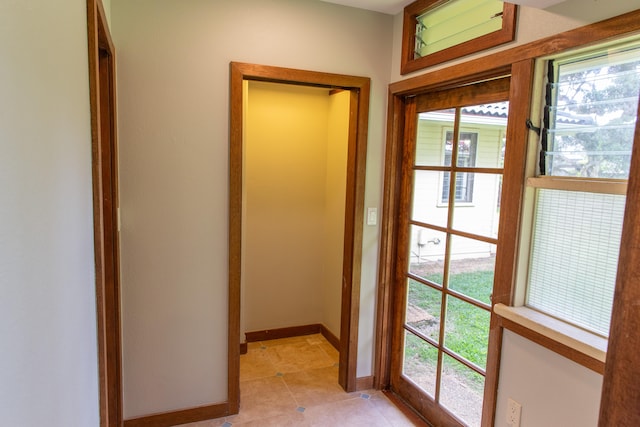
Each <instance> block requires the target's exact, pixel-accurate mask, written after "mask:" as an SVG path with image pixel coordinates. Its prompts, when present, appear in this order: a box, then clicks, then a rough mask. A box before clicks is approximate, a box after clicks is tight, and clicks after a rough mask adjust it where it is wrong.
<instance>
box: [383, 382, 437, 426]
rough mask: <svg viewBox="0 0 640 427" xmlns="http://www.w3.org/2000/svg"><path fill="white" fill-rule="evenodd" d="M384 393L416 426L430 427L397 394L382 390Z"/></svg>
mask: <svg viewBox="0 0 640 427" xmlns="http://www.w3.org/2000/svg"><path fill="white" fill-rule="evenodd" d="M382 392H383V393H384V395H385V396H386V397H387V399H389V400H390V401H391V403H393V404H394V405H395V406H396V407H397V408H398V409H399V410H400V411H401V412H402V413H403V414H404V415H405V417H407V418H408V419H409V421H411V423H413V425H414V426H417V427H431V424H429V423H427V422H426V421H425V420H424V419H423V418H422V417H421V416H420V415H418V413H417V412H416V411H415V410H414V409H413V408H412V407H411V406H409V405H408V404H407V402H405V401H404V400H402V399H401V398H400V397H399V396H398V395H397V394H395V393H394V392H392V391H390V390H383V391H382Z"/></svg>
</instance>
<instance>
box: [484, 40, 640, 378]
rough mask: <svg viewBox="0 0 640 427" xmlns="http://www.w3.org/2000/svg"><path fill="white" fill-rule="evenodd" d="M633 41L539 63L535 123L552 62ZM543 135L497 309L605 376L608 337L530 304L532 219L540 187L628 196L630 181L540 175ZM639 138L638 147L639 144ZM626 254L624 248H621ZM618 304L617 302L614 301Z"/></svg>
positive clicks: (512, 323)
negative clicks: (507, 297)
mask: <svg viewBox="0 0 640 427" xmlns="http://www.w3.org/2000/svg"><path fill="white" fill-rule="evenodd" d="M629 40H635V41H638V42H640V36H638V35H635V36H632V37H620V38H618V39H616V40H609V41H603V42H601V43H594V44H591V45H589V46H588V47H580V46H577V47H576V49H567V50H566V51H562V52H559V53H558V54H557V55H553V58H552V57H551V56H550V55H549V56H540V57H538V58H536V59H535V77H534V83H533V85H534V88H535V92H534V96H533V99H532V102H531V111H532V114H531V116H532V121H533V122H534V123H535V122H538V123H540V122H541V121H542V115H543V106H544V92H545V91H544V83H545V76H546V73H547V64H548V61H549V60H551V59H558V58H566V57H567V56H573V55H580V54H581V53H583V52H585V51H594V50H598V49H607V48H609V47H611V46H612V45H620V44H624V43H628V42H629ZM539 139H540V136H539V135H538V134H537V133H536V130H534V129H533V128H531V129H530V131H529V144H528V151H527V160H526V168H525V180H524V182H523V183H522V185H523V186H524V194H523V202H522V206H521V209H522V210H521V226H520V240H519V244H518V257H517V260H516V271H515V273H514V283H513V288H512V298H511V302H510V303H508V304H507V303H501V304H497V305H496V306H494V311H495V312H496V313H497V314H498V315H499V316H500V317H501V318H502V323H503V326H504V327H505V328H507V329H509V330H511V331H513V332H515V333H518V334H519V335H522V336H524V337H526V338H528V339H531V340H532V341H534V342H537V343H538V344H541V345H543V346H545V347H547V348H549V349H551V350H553V351H555V352H557V353H559V354H561V355H563V356H565V357H568V358H569V359H571V360H573V361H575V362H577V363H579V364H581V365H583V366H585V367H587V368H589V369H591V370H593V371H595V372H598V373H600V374H602V373H603V372H604V364H605V361H606V357H607V347H608V338H605V337H602V336H600V335H598V334H596V333H594V332H590V331H586V330H584V329H582V328H580V327H578V326H573V325H572V324H570V323H568V322H566V321H563V320H559V319H556V318H555V317H553V316H550V315H547V314H544V313H541V312H539V311H537V310H535V309H531V308H529V307H528V306H526V292H527V286H528V273H529V264H530V261H531V260H530V250H531V245H532V239H533V221H534V219H535V199H536V197H535V191H536V189H537V188H549V189H560V190H568V191H588V192H596V193H607V194H626V192H627V180H626V179H610V178H587V177H563V176H553V175H540V174H539V172H538V169H539V166H540V165H539V160H540V147H539V145H538V142H539ZM639 143H640V141H639V140H638V136H637V135H636V136H635V140H634V144H639ZM621 254H622V249H621ZM614 304H615V299H614Z"/></svg>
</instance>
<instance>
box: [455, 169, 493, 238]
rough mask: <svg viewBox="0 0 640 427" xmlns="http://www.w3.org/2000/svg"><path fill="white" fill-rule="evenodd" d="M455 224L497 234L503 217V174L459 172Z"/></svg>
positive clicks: (475, 231) (456, 226) (478, 233)
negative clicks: (501, 183) (501, 197)
mask: <svg viewBox="0 0 640 427" xmlns="http://www.w3.org/2000/svg"><path fill="white" fill-rule="evenodd" d="M454 176H455V182H456V193H455V197H456V201H455V206H454V209H453V228H454V229H455V230H459V231H465V232H467V233H473V234H477V235H479V236H486V237H492V238H496V237H498V225H499V219H500V198H499V195H500V189H501V186H500V177H502V175H501V174H493V173H472V172H455V173H454Z"/></svg>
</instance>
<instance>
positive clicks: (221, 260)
mask: <svg viewBox="0 0 640 427" xmlns="http://www.w3.org/2000/svg"><path fill="white" fill-rule="evenodd" d="M250 14H253V15H255V16H257V17H259V18H260V19H258V20H255V21H254V20H250V19H247V17H248V16H249V15H250ZM111 18H112V26H111V28H112V35H113V38H114V41H115V44H116V47H117V51H118V114H119V128H120V129H119V143H120V166H121V169H120V176H121V181H120V184H121V209H122V212H121V215H122V308H123V313H122V317H123V325H122V326H123V375H124V411H125V416H126V417H129V418H130V417H133V416H137V415H144V414H149V413H153V412H162V411H169V410H174V409H181V408H188V407H192V406H197V405H203V404H211V403H216V402H222V401H225V400H226V398H227V396H226V390H227V362H226V360H227V346H226V342H227V277H228V276H227V212H228V203H227V196H228V175H229V174H228V170H227V165H228V155H229V153H228V144H229V142H228V135H229V126H228V123H229V114H228V111H229V95H228V87H229V71H228V70H229V62H230V61H244V62H252V63H258V64H265V65H275V66H282V67H291V68H298V69H306V70H314V71H325V72H334V73H341V74H351V75H361V76H367V77H370V78H371V79H372V92H371V103H370V118H369V132H368V133H369V139H368V153H367V176H366V183H365V205H366V206H379V200H380V193H381V184H382V162H383V160H382V159H383V144H384V129H385V112H386V110H385V109H386V88H387V84H388V83H389V57H390V55H391V40H392V25H393V18H392V17H391V16H389V15H384V14H380V13H374V12H365V11H361V10H358V9H354V8H345V7H341V6H337V5H333V4H328V3H322V2H318V1H315V0H295V1H292V0H273V1H269V2H265V1H263V0H225V1H211V0H137V1H130V0H112V4H111ZM252 22H257V24H252ZM363 41H368V42H370V43H368V44H365V43H363ZM362 220H364V219H362ZM363 239H364V242H363V248H362V249H363V272H362V281H361V301H360V306H361V310H360V319H359V322H360V336H359V340H358V347H359V353H358V368H357V374H358V376H367V375H371V365H372V359H373V328H374V323H375V312H374V301H375V292H376V274H377V256H378V228H377V227H374V226H365V228H364V236H363Z"/></svg>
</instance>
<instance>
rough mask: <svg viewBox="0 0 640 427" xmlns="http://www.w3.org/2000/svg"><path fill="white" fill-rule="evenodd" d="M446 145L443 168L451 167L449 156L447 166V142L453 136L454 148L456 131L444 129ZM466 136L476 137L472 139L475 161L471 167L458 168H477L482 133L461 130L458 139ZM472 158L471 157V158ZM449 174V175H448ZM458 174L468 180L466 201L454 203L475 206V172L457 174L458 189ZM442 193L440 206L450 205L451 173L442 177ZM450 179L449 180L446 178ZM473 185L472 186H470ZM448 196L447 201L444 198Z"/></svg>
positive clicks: (460, 200) (443, 152)
mask: <svg viewBox="0 0 640 427" xmlns="http://www.w3.org/2000/svg"><path fill="white" fill-rule="evenodd" d="M443 131H444V135H443V137H444V142H445V143H444V145H443V151H442V165H443V166H451V155H449V163H448V164H447V142H448V141H449V134H451V145H452V147H453V135H454V131H453V129H444V130H443ZM465 134H469V135H475V138H473V139H472V145H473V150H471V151H472V152H473V159H472V164H470V165H465V166H458V167H465V168H475V167H476V162H477V161H478V142H479V140H480V133H479V132H478V131H469V130H463V129H460V135H459V137H458V139H461V138H462V135H465ZM470 158H471V157H470ZM459 159H460V151H459V149H458V160H459ZM447 174H448V175H447ZM458 174H464V178H463V180H466V183H465V184H466V185H465V186H464V188H465V198H464V199H458V198H457V197H456V198H455V200H454V203H455V204H456V206H472V205H473V188H474V175H473V174H474V172H456V183H455V184H456V187H457V185H458ZM440 177H441V178H440V193H439V197H438V203H437V205H438V206H447V205H448V204H449V190H450V185H451V172H442V174H441V175H440ZM446 177H448V178H446ZM469 184H471V185H469ZM445 195H446V196H447V198H446V199H445V197H444V196H445Z"/></svg>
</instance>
